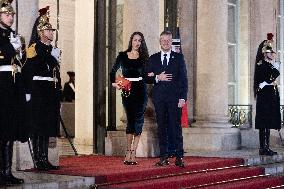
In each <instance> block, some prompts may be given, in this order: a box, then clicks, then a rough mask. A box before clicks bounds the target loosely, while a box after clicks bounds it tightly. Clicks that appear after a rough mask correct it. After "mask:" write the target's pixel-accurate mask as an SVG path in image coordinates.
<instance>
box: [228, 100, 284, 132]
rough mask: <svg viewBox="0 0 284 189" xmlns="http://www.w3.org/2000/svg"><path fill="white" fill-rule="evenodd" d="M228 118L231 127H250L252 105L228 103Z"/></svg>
mask: <svg viewBox="0 0 284 189" xmlns="http://www.w3.org/2000/svg"><path fill="white" fill-rule="evenodd" d="M283 108H284V107H283ZM229 118H230V120H229V122H230V123H231V124H233V127H240V126H242V127H246V128H248V127H251V126H252V105H240V104H229Z"/></svg>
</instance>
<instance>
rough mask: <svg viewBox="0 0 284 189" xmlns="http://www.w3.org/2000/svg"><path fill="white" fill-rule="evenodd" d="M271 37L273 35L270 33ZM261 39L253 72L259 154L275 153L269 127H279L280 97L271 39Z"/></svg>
mask: <svg viewBox="0 0 284 189" xmlns="http://www.w3.org/2000/svg"><path fill="white" fill-rule="evenodd" d="M272 37H273V35H272ZM272 37H271V38H270V39H269V38H268V40H265V41H263V42H262V43H261V44H260V45H259V48H258V52H259V51H261V54H260V53H257V56H256V64H255V73H254V95H255V98H256V115H255V128H256V129H258V130H259V146H260V148H259V155H268V156H273V155H276V154H277V152H274V151H272V150H271V149H270V146H269V138H270V129H276V130H280V129H281V113H280V98H279V91H278V86H277V83H276V79H277V78H278V77H279V75H280V72H279V67H280V65H279V64H280V62H277V61H275V56H276V53H275V51H274V50H273V48H272V44H271V40H272Z"/></svg>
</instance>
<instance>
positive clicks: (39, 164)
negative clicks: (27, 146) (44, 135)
mask: <svg viewBox="0 0 284 189" xmlns="http://www.w3.org/2000/svg"><path fill="white" fill-rule="evenodd" d="M33 150H34V158H35V163H36V168H37V169H38V170H40V171H47V170H49V169H48V168H47V166H46V165H45V163H44V159H43V157H42V155H41V154H42V151H43V150H42V139H41V137H40V136H34V137H33Z"/></svg>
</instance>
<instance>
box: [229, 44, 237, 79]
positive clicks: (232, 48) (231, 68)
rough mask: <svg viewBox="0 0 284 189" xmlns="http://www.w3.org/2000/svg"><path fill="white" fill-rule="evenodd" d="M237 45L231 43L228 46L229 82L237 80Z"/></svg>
mask: <svg viewBox="0 0 284 189" xmlns="http://www.w3.org/2000/svg"><path fill="white" fill-rule="evenodd" d="M235 52H236V46H235V45H229V46H228V64H229V65H228V69H229V70H228V71H229V78H228V79H229V82H236V77H235V75H236V69H235V65H236V62H235V61H236V58H235V56H236V53H235Z"/></svg>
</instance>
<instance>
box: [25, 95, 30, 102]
mask: <svg viewBox="0 0 284 189" xmlns="http://www.w3.org/2000/svg"><path fill="white" fill-rule="evenodd" d="M30 100H31V94H26V102H29V101H30Z"/></svg>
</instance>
